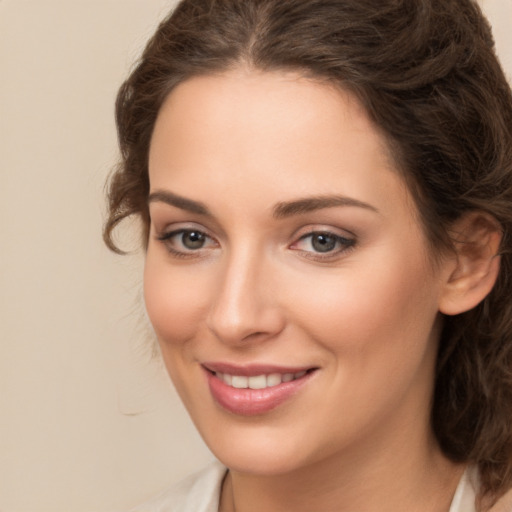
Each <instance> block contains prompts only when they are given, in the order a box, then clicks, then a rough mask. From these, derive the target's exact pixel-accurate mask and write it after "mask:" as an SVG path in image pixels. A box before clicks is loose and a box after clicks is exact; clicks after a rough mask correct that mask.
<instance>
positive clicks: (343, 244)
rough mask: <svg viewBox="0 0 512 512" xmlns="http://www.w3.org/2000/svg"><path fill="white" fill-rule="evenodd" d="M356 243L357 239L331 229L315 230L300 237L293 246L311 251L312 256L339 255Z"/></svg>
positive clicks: (304, 250)
mask: <svg viewBox="0 0 512 512" xmlns="http://www.w3.org/2000/svg"><path fill="white" fill-rule="evenodd" d="M354 245H355V240H354V239H352V238H346V237H343V236H341V235H337V234H335V233H331V232H329V231H313V232H310V233H307V234H306V235H303V236H301V237H300V239H299V240H298V241H297V242H295V243H294V244H293V245H292V246H291V248H292V249H295V250H299V251H302V252H304V253H310V254H311V256H315V255H316V256H317V257H322V256H323V257H325V256H327V257H330V256H336V255H339V254H341V253H343V252H345V251H346V250H348V249H349V248H351V247H353V246H354Z"/></svg>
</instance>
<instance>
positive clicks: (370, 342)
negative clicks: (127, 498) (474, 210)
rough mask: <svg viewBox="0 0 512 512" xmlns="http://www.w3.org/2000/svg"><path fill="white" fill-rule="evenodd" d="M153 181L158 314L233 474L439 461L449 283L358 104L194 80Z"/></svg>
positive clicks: (309, 84)
mask: <svg viewBox="0 0 512 512" xmlns="http://www.w3.org/2000/svg"><path fill="white" fill-rule="evenodd" d="M149 173H150V184H151V187H150V199H149V209H150V213H151V229H150V237H149V244H148V250H147V257H146V266H145V300H146V307H147V311H148V314H149V317H150V319H151V322H152V324H153V326H154V329H155V331H156V334H157V336H158V340H159V343H160V347H161V350H162V354H163V358H164V360H165V364H166V366H167V369H168V371H169V374H170V375H171V378H172V380H173V382H174V384H175V386H176V389H177V390H178V392H179V394H180V396H181V398H182V399H183V402H184V403H185V406H186V407H187V409H188V411H189V413H190V415H191V417H192V419H193V421H194V422H195V424H196V426H197V428H198V429H199V431H200V433H201V434H202V436H203V437H204V439H205V441H206V442H207V444H208V445H209V446H210V448H211V449H212V450H213V452H214V453H215V454H216V455H217V456H218V457H219V458H220V460H221V461H223V462H224V463H225V464H227V465H228V466H229V467H231V468H233V469H237V470H239V471H247V472H251V473H258V474H269V473H271V474H277V473H286V472H290V471H293V470H294V469H299V468H305V467H307V466H308V465H310V464H314V463H320V462H321V461H323V460H328V459H333V458H334V459H337V458H340V459H339V460H344V461H346V462H347V463H350V461H352V460H358V461H360V460H361V457H364V456H368V457H370V456H371V455H374V454H375V453H378V452H379V450H381V451H383V452H386V451H387V452H389V454H390V456H392V455H393V454H396V453H397V451H399V450H410V449H414V447H417V446H419V445H426V444H427V442H428V441H429V440H430V439H429V436H430V432H429V428H428V424H429V411H430V399H431V393H432V385H433V379H434V377H433V374H434V365H435V356H436V348H437V341H438V337H439V330H440V325H439V324H440V319H439V313H438V299H439V295H440V290H441V286H442V278H441V272H442V266H439V267H435V268H434V266H433V265H432V264H431V262H430V260H429V254H428V251H427V245H426V240H425V237H424V234H423V232H422V229H421V227H420V225H419V223H418V220H417V217H416V211H415V208H414V204H413V201H412V199H411V196H410V194H409V192H408V190H407V188H406V186H405V184H404V181H403V179H402V178H401V177H400V175H399V173H398V172H397V171H396V170H395V169H394V168H393V162H392V161H391V159H390V157H389V156H388V152H387V149H386V144H385V142H384V140H383V137H382V136H381V135H380V134H379V132H378V130H377V129H376V128H375V127H374V126H373V125H372V123H371V122H370V121H369V119H368V117H367V116H366V114H365V112H364V110H363V109H362V108H361V106H360V105H359V103H358V102H357V101H356V100H355V99H354V97H352V96H351V95H350V94H349V93H343V92H340V91H339V90H335V89H334V88H333V87H330V86H328V85H326V84H320V83H316V82H313V81H311V80H308V79H306V78H301V77H300V76H298V75H295V74H290V73H284V72H283V73H260V72H249V71H242V70H238V71H231V72H229V73H226V74H221V75H215V76H207V77H206V76H205V77H198V78H193V79H191V80H189V81H187V82H185V83H183V84H181V85H179V86H178V87H177V88H176V89H175V90H174V91H173V92H172V93H171V94H170V96H169V97H168V98H167V100H166V102H165V103H164V105H163V107H162V109H161V112H160V115H159V117H158V120H157V123H156V126H155V130H154V133H153V138H152V143H151V150H150V158H149ZM341 457H343V459H341Z"/></svg>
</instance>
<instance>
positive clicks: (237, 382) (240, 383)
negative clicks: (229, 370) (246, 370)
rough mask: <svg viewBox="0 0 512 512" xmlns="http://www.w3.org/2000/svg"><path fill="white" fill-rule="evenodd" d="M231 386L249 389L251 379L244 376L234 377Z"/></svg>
mask: <svg viewBox="0 0 512 512" xmlns="http://www.w3.org/2000/svg"><path fill="white" fill-rule="evenodd" d="M231 385H232V386H233V387H234V388H237V389H243V388H247V387H249V378H248V377H244V376H243V375H233V377H232V379H231Z"/></svg>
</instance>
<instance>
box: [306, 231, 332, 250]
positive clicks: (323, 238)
mask: <svg viewBox="0 0 512 512" xmlns="http://www.w3.org/2000/svg"><path fill="white" fill-rule="evenodd" d="M312 245H313V248H314V249H315V251H317V252H329V251H332V250H333V249H334V248H335V247H336V239H335V238H334V237H333V236H330V235H325V234H320V235H315V236H314V237H313V240H312Z"/></svg>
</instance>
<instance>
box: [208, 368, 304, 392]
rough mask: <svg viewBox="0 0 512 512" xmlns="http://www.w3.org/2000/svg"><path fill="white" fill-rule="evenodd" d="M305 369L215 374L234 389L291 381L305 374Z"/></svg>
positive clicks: (261, 387) (262, 387) (255, 387)
mask: <svg viewBox="0 0 512 512" xmlns="http://www.w3.org/2000/svg"><path fill="white" fill-rule="evenodd" d="M306 373H307V372H306V370H302V371H300V372H296V373H271V374H269V375H265V374H262V375H256V376H254V377H247V376H245V375H231V374H229V373H221V372H216V373H215V376H216V377H217V378H218V379H220V380H222V381H224V383H226V384H227V385H228V386H231V387H233V388H236V389H266V388H272V387H274V386H279V384H281V383H283V382H291V381H293V380H296V379H300V378H301V377H304V375H306Z"/></svg>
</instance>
